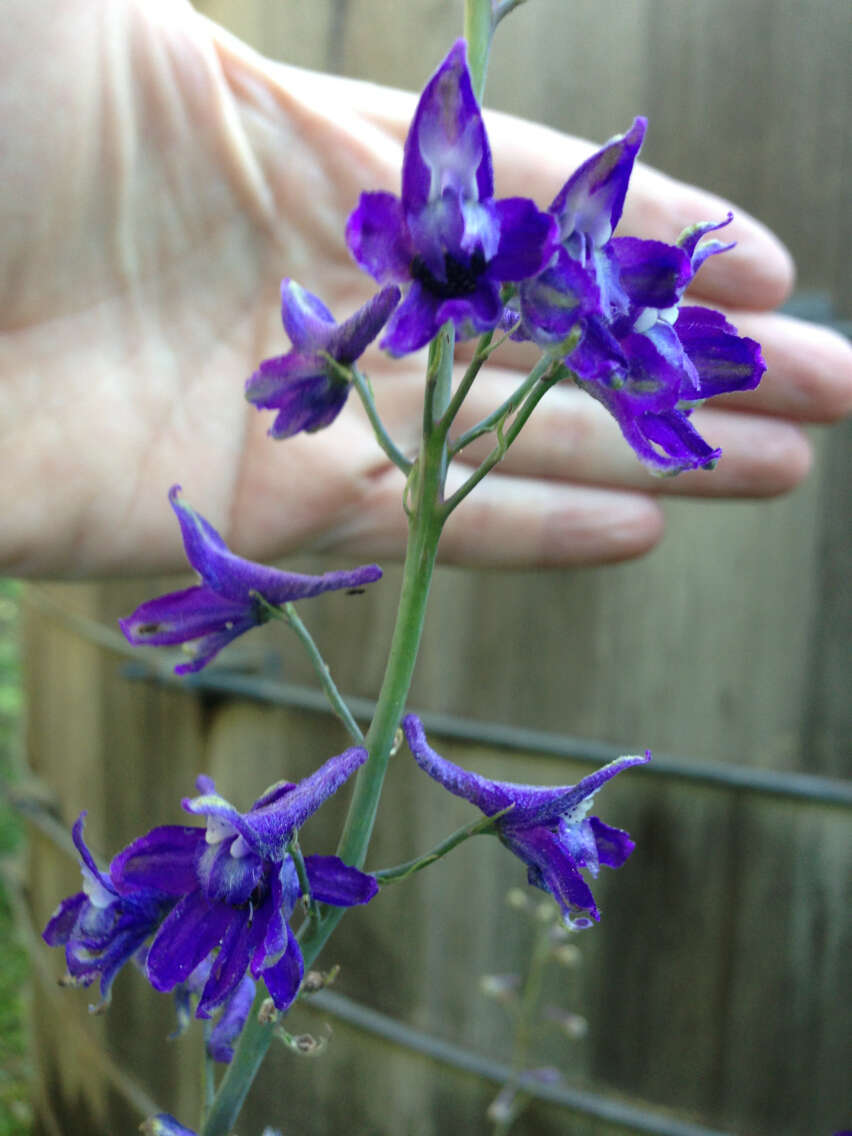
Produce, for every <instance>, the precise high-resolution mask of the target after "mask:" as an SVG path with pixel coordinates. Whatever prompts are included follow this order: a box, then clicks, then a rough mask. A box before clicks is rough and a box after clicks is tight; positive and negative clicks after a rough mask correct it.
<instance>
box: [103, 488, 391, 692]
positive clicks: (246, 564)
mask: <svg viewBox="0 0 852 1136" xmlns="http://www.w3.org/2000/svg"><path fill="white" fill-rule="evenodd" d="M169 501H170V502H171V506H172V508H173V509H174V511H175V515H176V516H177V519H178V522H179V524H180V530H181V535H182V537H183V544H184V548H185V550H186V556H187V559H188V560H189V563H190V564H191V565H192V567H193V568H194V569H195V570H196V572H198V574H199V576H200V577H201V583H200V584H199V585H196V586H195V587H192V588H184V589H183V590H182V591H179V592H169V593H168V594H167V595H165V596H159V597H158V598H157V599H154V600H148V601H147V602H146V603H143V604H140V606H139V607H138V608H137V609H136V610H135V611H134V612H133V614H132V615H129V616H128V617H127V618H126V619H120V620H119V621H118V622H119V626H120V627H121V630H122V631H123V632H124V634H125V636H126V638H127V639H128V641H129V642H130V643H133V644H134V646H146V645H147V646H172V645H174V644H177V643H182V644H184V650H185V651H186V652H187V654H189V655H190V661H189V662H186V663H180V664H178V666H176V667H175V673H176V674H187V673H189V672H192V671H199V670H201V668H202V667H204V666H206V665H207V664H208V663H209V662H210V660H211V659H213V658H214V656H215V655H217V654H218V653H219V651H221V650H222V648H223V647H225V646H227V644H228V643H230V642H231V641H232V640H233V639H236V638H237V636H238V635H242V634H244V633H245V632H246V631H249V630H251V628H253V627H258V626H259V625H260V624H262V623H265V622H266V621H267V620H268V619H269V617H270V608H272V607H280V606H282V605H283V604H286V603H291V602H293V601H294V600H302V599H307V598H309V597H310V596H318V595H320V594H321V593H322V592H330V591H337V590H339V589H341V588H360V587H363V585H364V584H370V583H372V582H373V581H374V580H378V579H380V577H381V575H382V570H381V568H379V567H378V565H376V564H365V565H363V566H362V567H361V568H354V569H352V570H351V571H344V572H326V573H325V575H323V576H304V575H301V574H299V573H297V572H281V571H279V570H278V569H276V568H267V567H266V566H265V565H263V564H255V563H254V562H253V561H251V560H243V558H242V557H241V556H235V555H234V553H233V552H231V550H230V549H229V548H228V547H227V545H226V544H225V542H224V541H223V540H222V538H221V536H219V534H218V533H217V532H216V530H215V529H214V528H213V526H212V525H211V524H210V522H209V521H207V520H205V519H204V517H202V516H201V515H200V514H199V513H196V512H195V510H194V509H193V508H191V506H189V505H188V504H187V503H186V502H185V501H184V500H183V499H182V498H181V496H180V486H179V485H173V486H172V488H171V490H170V491H169Z"/></svg>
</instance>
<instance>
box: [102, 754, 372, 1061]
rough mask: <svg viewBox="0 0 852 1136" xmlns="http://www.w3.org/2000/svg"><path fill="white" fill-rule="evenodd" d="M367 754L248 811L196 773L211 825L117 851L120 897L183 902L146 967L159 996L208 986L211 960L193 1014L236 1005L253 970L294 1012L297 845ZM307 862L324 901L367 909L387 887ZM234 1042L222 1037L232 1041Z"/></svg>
mask: <svg viewBox="0 0 852 1136" xmlns="http://www.w3.org/2000/svg"><path fill="white" fill-rule="evenodd" d="M366 756H367V755H366V751H365V750H363V749H359V748H353V749H349V750H346V751H345V752H344V753H342V754H340V755H338V756H337V757H333V758H331V759H329V761H327V762H326V763H325V764H324V765H323V766H321V767H320V769H318V770H317V771H316V772H315V773H313V774H311V776H310V777H307V778H305V780H303V781H301V782H300V783H299V784H297V785H296V784H292V783H290V782H286V781H285V782H279V783H278V784H276V785H273V786H272V787H271V788H270V789H268V790H267V791H266V792H265V793H264V794H263V795H262V796H261V797H260V798H259V799H258V800H257V801H255V803H254V804H253V805H252V807H251V809H250V810H249V811H248V812H247V813H240V812H239V811H238V810H237V809H236V808H235V807H234V806H233V805H231V804H230V803H229V802H228V801H226V800H225V799H224V798H222V797H220V796H219V795H218V794H217V793H216V791H215V786H214V784H213V782H212V781H211V780H210V778H208V777H199V779H198V788H199V790H200V793H201V795H200V796H198V797H195V798H192V799H187V800H184V802H183V807H184V809H186V811H187V812H190V813H193V814H194V815H200V816H204V817H206V819H207V826H206V829H203V828H191V827H186V826H179V825H165V826H162V827H160V828H155V829H153V830H152V831H151V832H149V833H148V834H147V835H146V836H143V837H141V838H140V839H138V840H135V841H134V842H133V843H132V844H130V845H128V847H127V848H125V849H124V850H123V851H122V852H120V853H119V854H118V856H116V858H115V860H113V863H112V866H111V868H110V876H111V879H112V881H113V884H114V886H115V888H116V889H117V890H118V892H119V893H120V894H122V895H127V896H133V895H135V894H137V893H138V892H140V891H142V892H146V891H148V890H150V889H156V890H157V891H158V892H160V893H165V894H167V895H169V896H170V897H172V900H173V903H174V906H173V907H172V908H171V911H170V912H169V914H168V915H167V916H166V918H165V919H164V920H163V922H162V923H161V925H160V926H159V928H158V930H157V932H156V934H155V936H154V939H153V942H152V943H151V946H150V948H149V949H148V952H147V957H146V960H145V972H146V974H147V976H148V980H149V981H150V983H151V985H152V986H153V987H154V988H155V989H156V990H161V991H170V990H174V989H175V988H176V987H178V986H180V985H183V984H186V983H188V982H190V983H191V982H192V981H193V976H196V977H197V978H198V979H199V982H200V979H201V978H202V977H204V974H205V972H199V971H198V968H199V967H200V966H201V964H202V963H203V962H205V960H207V959H208V958H210V957H211V956H212V963H211V965H210V967H209V971H207V972H206V977H204V983H203V986H202V988H201V991H200V998H199V1002H198V1007H197V1009H196V1011H195V1016H196V1017H199V1018H208V1017H210V1016H211V1014H212V1013H213V1011H214V1010H216V1009H218V1008H219V1007H220V1006H223V1005H225V1003H227V1002H228V1001H229V999H232V998H233V996H234V995H235V993H236V992H237V991H238V990H239V988H240V984H241V983H242V982H243V981H244V979H245V977H246V974H247V972H248V973H250V975H251V976H252V978H254V979H258V978H262V979H263V981H264V982H265V984H266V987H267V990H268V991H269V994H270V996H271V998H272V1000H273V1002H274V1003H275V1005H276V1007H277V1008H278V1009H279V1010H286V1009H287V1007H288V1006H289V1005H290V1004H291V1003H292V1001H293V999H294V998H295V997H296V994H297V993H298V990H299V986H300V984H301V981H302V977H303V972H304V966H303V961H302V954H301V951H300V950H299V945H298V942H297V941H296V937H295V935H294V933H293V931H292V929H291V927H290V923H289V920H290V916H291V915H292V913H293V910H294V907H295V904H296V901H297V900H298V899H299V897H300V895H301V894H302V891H301V887H300V884H299V878H298V874H297V870H296V865H295V863H294V861H293V858H292V856H291V855H290V853H289V851H288V845H289V844H290V841H291V840H292V838H293V836H294V834H295V832H296V830H297V829H298V828H299V827H300V826H301V825H302V823H303V822H304V821H305V820H307V818H308V817H309V816H311V815H312V814H313V813H314V812H315V811H316V810H317V809H318V808H319V807H320V805H321V804H322V803H323V802H324V801H325V800H326V799H327V798H328V797H330V796H331V794H332V793H334V792H335V791H336V790H337V789H338V788H339V787H340V786H341V785H342V784H343V782H344V781H345V780H347V778H348V777H350V776H351V774H352V773H354V772H355V770H356V769H357V768H358V767H359V766H360V765H361V764H363V762H364V761H365V760H366ZM304 865H305V873H306V877H307V882H308V885H309V887H310V893H311V897H312V898H313V899H314V900H316V901H318V902H321V903H330V904H333V905H335V906H337V907H351V906H353V905H354V904H360V903H367V902H369V900H370V899H372V897H373V896H374V895H375V894H376V891H377V890H378V885H377V883H376V881H375V879H374V877H372V876H369V875H367V874H366V873H364V872H361V871H359V870H358V869H356V868H352V867H349V866H348V865H347V864H344V863H343V861H342V860H340V859H339V858H338V857H337V856H316V855H313V856H306V857H305V860H304ZM214 951H215V952H216V953H215V955H214V954H213V952H214ZM231 1008H232V1009H234V1013H235V1014H237V1015H238V1016H239V1015H240V1014H241V1013H242V1010H241V1007H239V1006H237V1007H233V1006H232V1007H231ZM226 1013H227V1011H226ZM243 1020H244V1019H243ZM220 1024H221V1023H220ZM224 1028H225V1027H223V1030H224ZM234 1036H235V1035H234V1034H231V1036H230V1037H227V1038H225V1037H223V1038H222V1041H223V1044H225V1045H228V1044H230V1042H231V1041H233V1037H234Z"/></svg>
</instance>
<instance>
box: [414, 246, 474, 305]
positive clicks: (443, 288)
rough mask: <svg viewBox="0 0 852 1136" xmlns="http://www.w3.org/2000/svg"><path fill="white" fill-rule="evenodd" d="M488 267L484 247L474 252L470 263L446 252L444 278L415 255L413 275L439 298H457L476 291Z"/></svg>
mask: <svg viewBox="0 0 852 1136" xmlns="http://www.w3.org/2000/svg"><path fill="white" fill-rule="evenodd" d="M486 267H487V265H486V263H485V254H484V253H483V251H482V249H477V250H476V252H474V254H473V255H472V256H471V258H470V262H469V263H468V264H463V263H462V262H461V261H459V260H456V258H455V257H454V256H453V255H452V254H451V253H448V252H445V253H444V276H445V279H444V280H440V279H439V278H438V277H437V276H435V275H434V274H433V273H432V271H431V270H430V268H429V267H428V265H427V264H426V262H425V261H424V260H423V258H422V257H420V256H415V258H414V260H412V262H411V276H412V278H413V279H414V280H417V281H418V282H419V283H420V284H422V285H423V287H424V288H425V289H426V291H427V292H431V294H432V295H433V296H437V297H438V299H439V300H456V299H459V298H460V297H461V296H470V295H472V294H473V293H474V292H475V291H476V289H477V285H478V281H479V277H480V276H481V275H482V274H483V272H484V271H485V269H486Z"/></svg>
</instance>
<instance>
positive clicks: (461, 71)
mask: <svg viewBox="0 0 852 1136" xmlns="http://www.w3.org/2000/svg"><path fill="white" fill-rule="evenodd" d="M447 190H449V191H450V192H451V193H452V194H453V196H455V197H458V198H460V199H462V200H466V201H485V200H486V199H488V198H490V197H493V195H494V177H493V174H492V170H491V148H490V147H489V145H488V136H487V135H486V133H485V125H484V123H483V121H482V115H481V113H480V110H479V104H478V103H477V101H476V96H475V95H474V93H473V86H472V84H471V80H470V72H469V71H468V68H467V45H466V44H465V42H464V40H461V39H460V40H457V41H456V43H455V44H454V45H453V47H452V48H451V49H450V52H449V54H448V55H447V57H446V59H445V60H444V61H443V63H442V64H441V65H440V67H439V68H438V70H437V71H436V72H435V74H434V75H433V76H432V78H431V79H430V80H429V82H428V83H427V84H426V87H425V88H424V90H423V94H422V95H421V96H420V101H419V102H418V104H417V109H416V111H415V112H414V119H413V120H412V123H411V128H410V130H409V132H408V137H407V138H406V141H405V154H404V157H403V163H402V202H403V206H404V209H405V212H406V215H411V214H416V213H419V212H420V211H421V210H422V209H424V208H425V207H426V205H427V204H428V203H429V202H432V201H437V200H439V199H440V198H441V197H442V196H443V194H444V193H445V191H447Z"/></svg>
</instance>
